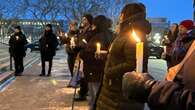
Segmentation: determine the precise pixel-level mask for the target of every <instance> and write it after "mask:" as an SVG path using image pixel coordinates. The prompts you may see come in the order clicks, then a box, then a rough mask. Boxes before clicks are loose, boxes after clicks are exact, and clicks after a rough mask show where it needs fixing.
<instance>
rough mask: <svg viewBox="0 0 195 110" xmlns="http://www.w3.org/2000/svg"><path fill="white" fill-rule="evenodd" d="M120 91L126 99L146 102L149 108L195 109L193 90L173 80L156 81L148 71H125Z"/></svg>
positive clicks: (156, 109) (167, 109) (166, 109)
mask: <svg viewBox="0 0 195 110" xmlns="http://www.w3.org/2000/svg"><path fill="white" fill-rule="evenodd" d="M192 57H193V59H194V58H195V55H194V56H192ZM122 91H123V95H124V97H126V98H127V99H128V100H131V99H134V100H136V101H138V102H147V104H148V106H149V108H150V110H195V100H194V99H195V91H194V90H190V89H187V88H185V86H184V85H182V84H180V83H176V82H173V81H156V80H154V79H153V78H152V77H151V76H150V75H149V74H148V73H144V74H143V73H136V72H128V73H126V74H125V75H124V76H123V87H122ZM134 110H135V109H134Z"/></svg>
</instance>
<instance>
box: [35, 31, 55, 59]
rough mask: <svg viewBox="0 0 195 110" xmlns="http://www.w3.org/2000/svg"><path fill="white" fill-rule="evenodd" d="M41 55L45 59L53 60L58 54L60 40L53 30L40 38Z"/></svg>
mask: <svg viewBox="0 0 195 110" xmlns="http://www.w3.org/2000/svg"><path fill="white" fill-rule="evenodd" d="M39 44H40V53H41V57H42V58H44V60H45V61H48V60H51V59H52V58H53V56H55V54H56V48H57V46H58V40H57V37H56V35H55V34H53V33H52V32H49V33H46V34H45V35H44V36H42V37H41V39H40V40H39Z"/></svg>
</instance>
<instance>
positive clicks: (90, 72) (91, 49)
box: [80, 30, 113, 82]
mask: <svg viewBox="0 0 195 110" xmlns="http://www.w3.org/2000/svg"><path fill="white" fill-rule="evenodd" d="M94 33H96V34H94V35H93V37H92V38H91V39H90V40H89V42H88V44H87V46H86V48H85V49H84V50H83V52H82V54H80V56H81V58H82V59H83V60H84V62H85V63H84V73H85V75H86V78H87V80H88V81H89V82H100V80H101V79H102V78H103V73H104V67H105V62H106V57H105V58H103V59H97V58H95V52H96V43H97V42H99V43H100V44H101V50H105V51H108V47H109V45H110V44H111V40H112V37H113V33H112V32H111V31H108V30H107V31H104V32H94Z"/></svg>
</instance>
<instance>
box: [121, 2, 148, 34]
mask: <svg viewBox="0 0 195 110" xmlns="http://www.w3.org/2000/svg"><path fill="white" fill-rule="evenodd" d="M121 14H123V20H122V22H121V23H120V32H124V31H127V30H129V28H130V27H129V24H130V23H131V22H134V21H136V20H139V19H145V18H146V8H145V6H144V4H142V3H131V4H127V5H126V6H125V7H124V8H123V9H122V11H121Z"/></svg>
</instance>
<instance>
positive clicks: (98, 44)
mask: <svg viewBox="0 0 195 110" xmlns="http://www.w3.org/2000/svg"><path fill="white" fill-rule="evenodd" d="M100 51H101V44H100V43H99V42H98V43H97V44H96V53H97V54H100Z"/></svg>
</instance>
